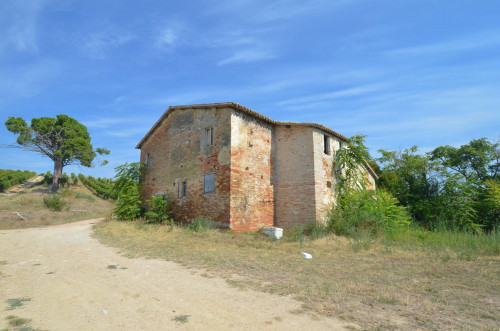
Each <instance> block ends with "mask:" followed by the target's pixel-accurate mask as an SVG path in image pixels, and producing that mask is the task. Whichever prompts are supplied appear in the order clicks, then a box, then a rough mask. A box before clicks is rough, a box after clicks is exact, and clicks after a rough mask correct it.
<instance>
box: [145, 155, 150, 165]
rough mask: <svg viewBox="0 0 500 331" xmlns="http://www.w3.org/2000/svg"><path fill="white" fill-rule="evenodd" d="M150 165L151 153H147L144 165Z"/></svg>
mask: <svg viewBox="0 0 500 331" xmlns="http://www.w3.org/2000/svg"><path fill="white" fill-rule="evenodd" d="M150 165H151V154H150V153H148V154H147V155H146V167H149V166H150Z"/></svg>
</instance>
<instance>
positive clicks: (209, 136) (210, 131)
mask: <svg viewBox="0 0 500 331" xmlns="http://www.w3.org/2000/svg"><path fill="white" fill-rule="evenodd" d="M205 142H206V146H213V144H214V128H205Z"/></svg>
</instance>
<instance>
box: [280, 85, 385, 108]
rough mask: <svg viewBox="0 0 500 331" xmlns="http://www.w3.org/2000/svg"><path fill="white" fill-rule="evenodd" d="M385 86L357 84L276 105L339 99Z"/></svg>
mask: <svg viewBox="0 0 500 331" xmlns="http://www.w3.org/2000/svg"><path fill="white" fill-rule="evenodd" d="M386 87H387V84H373V85H364V86H358V87H353V88H348V89H344V90H337V91H333V92H328V93H321V94H314V95H309V96H305V97H300V98H294V99H289V100H284V101H281V102H278V103H277V105H279V106H284V105H290V104H303V103H310V102H320V101H325V100H333V99H339V98H348V97H353V96H358V95H363V94H368V93H371V92H375V91H380V90H383V89H385V88H386Z"/></svg>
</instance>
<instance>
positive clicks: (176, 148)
mask: <svg viewBox="0 0 500 331" xmlns="http://www.w3.org/2000/svg"><path fill="white" fill-rule="evenodd" d="M347 141H348V138H346V137H345V136H343V135H341V134H340V133H337V132H335V131H333V130H331V129H329V128H327V127H325V126H322V125H320V124H316V123H294V122H277V121H274V120H272V119H270V118H268V117H266V116H264V115H262V114H259V113H257V112H255V111H253V110H251V109H249V108H247V107H244V106H242V105H239V104H237V103H234V102H223V103H210V104H196V105H184V106H170V107H169V108H168V109H167V111H166V112H165V113H164V114H163V115H162V116H161V117H160V119H159V120H158V121H157V122H156V123H155V125H154V126H153V127H152V128H151V130H149V132H148V133H147V134H146V136H144V138H143V139H142V140H141V141H140V142H139V144H138V145H137V147H136V148H137V149H140V150H141V162H142V163H143V164H145V165H146V170H145V174H144V176H143V178H142V192H141V193H142V196H143V199H149V198H150V197H151V196H152V195H154V194H157V193H160V192H163V193H167V194H168V196H169V197H170V198H172V200H173V202H174V203H173V212H174V215H175V217H176V219H179V220H183V221H189V220H191V219H193V218H195V217H197V216H200V215H201V216H205V217H209V218H210V219H212V220H213V221H215V222H217V224H219V225H220V226H221V227H228V228H230V229H233V230H235V231H256V230H258V229H260V228H261V227H273V226H275V227H280V228H290V227H291V226H293V225H295V224H303V223H305V222H308V221H312V220H321V219H324V217H325V213H326V211H327V209H328V208H330V206H331V204H332V203H333V202H334V201H335V192H334V187H335V183H336V179H335V171H334V169H333V155H334V151H335V150H337V149H338V148H341V147H342V145H343V144H346V142H347ZM362 171H363V174H364V176H365V177H366V178H367V179H368V181H369V183H370V186H371V187H372V188H373V189H374V188H375V178H376V175H375V173H374V172H373V170H372V169H371V168H370V167H369V166H368V165H366V167H365V168H363V170H362Z"/></svg>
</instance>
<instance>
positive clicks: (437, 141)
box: [0, 0, 500, 177]
mask: <svg viewBox="0 0 500 331" xmlns="http://www.w3.org/2000/svg"><path fill="white" fill-rule="evenodd" d="M499 13H500V2H498V1H460V0H457V1H435V0H431V1H426V0H418V1H411V0H405V1H394V0H390V1H376V0H309V1H299V0H281V1H270V0H263V1H260V0H257V1H254V0H242V1H238V0H231V1H229V0H218V1H152V0H142V1H135V0H134V1H128V0H121V1H105V0H98V1H94V0H85V1H70V0H26V1H19V0H12V1H11V0H2V1H1V2H0V36H1V38H0V114H1V115H2V116H0V117H1V118H2V123H3V122H4V121H5V120H6V119H7V117H8V116H16V117H18V116H19V117H23V118H25V119H26V120H28V121H29V120H31V118H33V117H41V116H51V117H53V116H55V115H57V114H67V115H69V116H71V117H74V118H76V119H77V120H79V121H80V122H82V123H84V124H85V125H86V126H87V127H88V130H89V132H90V134H91V136H92V143H93V145H94V146H95V147H106V148H108V149H110V150H111V155H110V156H109V158H108V159H109V161H110V164H109V165H107V166H105V167H96V168H93V169H86V168H81V169H79V168H77V167H68V168H67V169H65V171H66V172H83V173H85V174H91V175H94V176H107V177H111V176H113V174H114V171H113V168H114V167H115V166H117V165H119V164H122V163H124V162H134V161H138V158H139V151H138V150H135V149H134V148H135V146H136V144H137V143H138V142H139V140H140V139H141V138H142V137H143V136H144V135H145V134H146V132H147V131H148V130H149V129H150V128H151V126H152V125H153V124H154V123H155V122H156V120H157V119H158V118H159V117H160V116H161V114H162V113H163V112H164V111H165V110H166V109H167V108H168V106H169V105H178V104H191V103H205V102H223V101H235V102H238V103H240V104H242V105H245V106H247V107H249V108H251V109H254V110H255V111H258V112H260V113H262V114H264V115H266V116H269V117H271V118H273V119H275V120H278V121H300V122H317V123H321V124H323V125H326V126H328V127H330V128H332V129H333V130H336V131H338V132H340V133H342V134H344V135H346V136H351V135H353V134H357V133H361V134H365V135H367V145H368V147H369V148H370V151H371V152H372V154H375V155H376V151H377V150H378V149H380V148H383V149H388V150H395V149H399V148H408V147H411V146H413V145H417V146H419V147H420V148H421V149H422V150H423V151H429V150H432V149H433V148H435V147H437V146H439V145H446V144H449V145H454V146H459V145H461V144H465V143H467V142H469V141H470V140H471V139H474V138H480V137H486V138H489V139H490V140H491V141H496V140H498V139H499V137H500V130H499V128H500V14H499ZM15 139H16V136H15V135H14V134H12V133H10V132H8V131H7V130H6V129H5V126H3V125H2V126H1V127H0V144H1V145H8V144H14V143H15ZM1 152H2V155H3V157H2V158H1V159H0V168H2V169H31V170H35V171H37V172H45V171H47V170H52V163H51V161H50V160H48V159H44V158H42V157H41V156H39V155H37V154H33V153H28V152H22V151H19V150H16V149H5V148H4V149H1Z"/></svg>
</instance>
